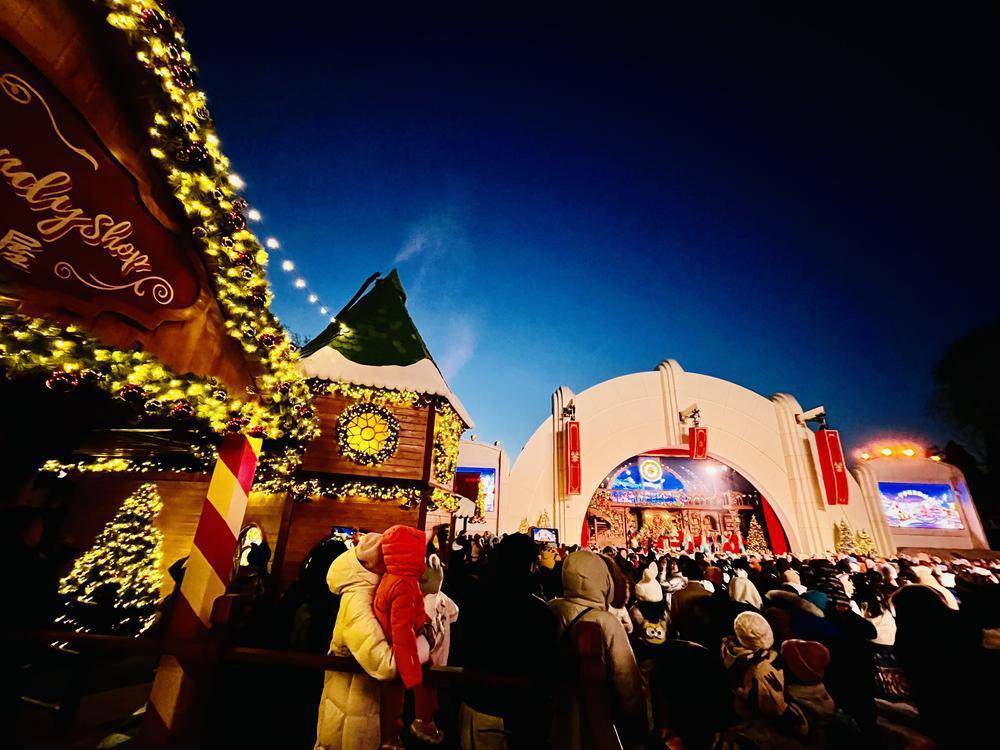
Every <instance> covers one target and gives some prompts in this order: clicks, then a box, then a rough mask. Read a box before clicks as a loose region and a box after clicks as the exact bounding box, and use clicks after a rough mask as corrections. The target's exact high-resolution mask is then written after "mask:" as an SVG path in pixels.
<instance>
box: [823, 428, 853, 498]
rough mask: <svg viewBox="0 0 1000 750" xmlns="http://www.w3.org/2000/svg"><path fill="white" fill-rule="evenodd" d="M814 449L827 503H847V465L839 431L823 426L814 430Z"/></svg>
mask: <svg viewBox="0 0 1000 750" xmlns="http://www.w3.org/2000/svg"><path fill="white" fill-rule="evenodd" d="M816 450H817V452H818V453H819V468H820V474H821V475H822V477H823V489H825V490H826V502H827V504H828V505H847V496H848V488H847V467H846V466H845V465H844V449H843V447H842V446H841V444H840V433H839V432H837V431H836V430H828V429H826V428H825V427H824V428H822V429H819V430H816Z"/></svg>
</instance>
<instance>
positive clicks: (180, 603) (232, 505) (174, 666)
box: [143, 434, 261, 748]
mask: <svg viewBox="0 0 1000 750" xmlns="http://www.w3.org/2000/svg"><path fill="white" fill-rule="evenodd" d="M260 444H261V441H260V439H259V438H252V437H247V436H246V435H241V434H230V435H227V436H226V437H225V439H224V440H223V442H222V445H221V446H220V448H219V459H218V461H216V463H215V471H213V472H212V480H211V482H209V485H208V493H207V496H206V498H205V503H204V505H202V508H201V517H200V518H199V519H198V528H197V530H196V531H195V534H194V544H193V545H192V547H191V555H190V557H188V561H187V565H186V567H185V572H184V580H183V582H182V583H181V590H180V594H179V596H178V597H177V601H176V604H175V605H174V612H173V615H172V617H171V620H170V623H169V626H168V630H167V638H168V639H169V640H174V641H178V640H185V641H194V642H197V641H205V640H207V636H208V630H209V627H210V624H211V616H212V607H213V605H214V604H215V600H216V599H218V598H219V597H220V596H222V595H223V594H224V593H226V586H227V585H228V584H229V575H230V571H231V570H232V564H233V555H234V554H235V553H236V540H237V537H238V536H239V533H240V527H241V526H242V525H243V516H244V514H245V513H246V509H247V497H248V496H249V494H250V486H251V485H252V484H253V475H254V471H255V470H256V468H257V457H258V455H260ZM194 671H195V670H194V669H193V668H186V667H185V664H184V659H183V658H178V657H176V656H173V655H170V654H165V655H164V656H163V657H162V658H161V659H160V665H159V667H158V668H157V670H156V679H155V681H154V682H153V688H152V690H151V691H150V693H149V705H148V706H147V707H146V717H145V722H144V725H143V746H144V747H149V748H157V747H168V746H169V745H170V744H171V741H172V740H177V739H180V738H179V737H178V736H177V734H178V731H179V725H180V723H181V721H182V720H183V718H184V715H185V713H186V712H187V711H189V710H190V709H191V700H192V694H193V692H194V688H195V687H196V685H195V682H196V681H195V679H194V678H193V673H194Z"/></svg>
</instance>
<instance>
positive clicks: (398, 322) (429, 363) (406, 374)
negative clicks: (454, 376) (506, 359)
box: [299, 269, 473, 427]
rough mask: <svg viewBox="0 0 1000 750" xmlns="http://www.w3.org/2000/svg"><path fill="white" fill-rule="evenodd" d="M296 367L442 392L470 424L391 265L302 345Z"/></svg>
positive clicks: (312, 373)
mask: <svg viewBox="0 0 1000 750" xmlns="http://www.w3.org/2000/svg"><path fill="white" fill-rule="evenodd" d="M364 288H365V287H362V290H364ZM299 368H300V369H301V371H302V373H303V374H304V375H305V376H306V377H308V378H319V379H321V380H329V381H343V382H345V383H354V384H355V385H364V386H369V387H372V388H392V389H395V390H403V391H415V392H417V393H426V394H431V395H437V396H443V397H444V398H446V399H447V400H448V401H449V402H450V403H451V405H452V406H453V407H455V411H457V412H458V415H459V416H460V417H461V418H462V420H463V421H464V422H465V424H466V425H467V426H469V427H472V426H473V422H472V418H471V417H470V416H469V413H468V412H467V411H466V410H465V407H464V406H462V403H461V401H459V400H458V397H457V396H456V395H455V394H454V393H453V392H452V391H451V389H450V388H449V387H448V384H447V383H446V382H445V380H444V376H443V375H442V374H441V370H440V369H438V366H437V364H436V363H435V362H434V358H433V357H431V353H430V351H429V350H428V349H427V345H426V344H425V343H424V340H423V338H421V336H420V332H419V331H418V330H417V327H416V325H414V323H413V319H412V318H411V317H410V313H409V311H408V310H407V309H406V291H405V290H404V289H403V284H402V282H401V281H400V280H399V274H397V273H396V271H395V269H393V271H392V272H390V273H389V275H388V276H386V277H385V278H384V279H378V280H376V281H375V285H374V286H373V287H372V288H371V289H370V290H368V292H367V293H365V294H364V295H363V296H362V293H361V292H358V294H357V295H355V299H353V300H351V302H350V303H348V305H347V307H346V308H344V310H342V311H341V312H339V313H338V314H337V316H336V320H334V322H332V323H330V325H328V326H327V327H326V329H325V330H324V331H323V332H322V333H321V334H320V335H319V336H317V337H316V338H314V339H313V340H312V341H310V342H309V343H308V344H306V345H305V346H304V347H302V349H301V350H300V351H299Z"/></svg>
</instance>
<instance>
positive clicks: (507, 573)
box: [19, 525, 1000, 750]
mask: <svg viewBox="0 0 1000 750" xmlns="http://www.w3.org/2000/svg"><path fill="white" fill-rule="evenodd" d="M24 529H25V530H26V531H25V534H24V535H22V536H23V537H24V538H25V539H27V540H28V542H30V541H31V540H32V539H34V537H33V536H31V535H30V534H29V532H31V531H32V530H33V529H34V527H33V526H30V525H26V526H24ZM437 532H439V533H434V534H432V535H431V536H430V539H429V541H428V538H427V536H425V534H424V532H422V531H418V530H417V529H412V528H408V527H394V528H392V529H390V530H388V531H386V532H385V533H384V534H374V533H372V534H364V535H356V536H355V537H354V538H347V539H345V538H337V537H333V536H331V537H329V538H327V539H324V540H323V541H322V542H320V543H319V544H318V545H317V546H316V547H315V548H314V549H313V551H312V552H311V553H310V554H309V555H308V556H307V557H306V558H305V560H304V561H303V563H302V566H301V570H300V576H299V578H298V580H297V581H295V582H294V583H293V584H292V585H291V586H290V587H289V588H287V589H286V590H285V591H284V592H283V593H282V594H281V595H280V597H278V598H276V599H275V598H274V597H273V596H270V595H269V594H268V591H267V587H268V578H269V576H268V570H269V559H270V551H269V548H268V547H267V544H266V541H264V542H262V544H260V545H259V546H257V545H255V546H253V547H252V548H250V549H248V550H247V554H246V556H245V558H246V559H245V562H246V564H245V565H241V566H240V568H239V570H238V572H237V575H236V577H235V579H234V581H233V584H232V587H231V588H232V590H233V591H234V592H238V593H241V594H244V595H245V598H246V599H247V600H248V601H249V602H251V603H253V602H255V601H256V603H257V606H256V607H254V606H251V607H249V608H248V610H247V611H246V613H245V614H243V615H241V616H240V619H238V620H237V621H236V623H235V628H234V632H235V636H236V638H237V639H239V640H242V641H243V642H244V643H246V644H250V645H259V646H264V647H267V648H277V649H284V650H287V649H293V650H302V651H312V652H316V653H328V652H329V653H332V654H335V655H339V656H350V657H353V658H354V659H355V660H356V661H357V662H358V664H359V665H360V668H361V671H358V672H341V671H331V672H327V673H326V674H325V676H323V677H322V681H319V680H314V678H315V677H316V676H317V675H318V673H316V672H301V671H298V672H297V671H295V670H294V669H289V670H287V674H282V675H278V674H276V672H275V673H270V674H269V676H268V678H267V682H268V684H272V685H278V684H280V685H281V686H282V689H281V691H279V693H275V694H272V695H271V697H270V698H269V699H268V705H270V706H272V707H273V706H274V705H276V704H278V703H280V704H281V706H283V708H282V712H283V718H284V720H285V721H284V723H283V724H282V726H281V727H280V728H279V729H280V737H281V740H282V742H284V743H285V746H287V747H296V746H302V745H304V744H306V743H308V744H313V743H314V742H315V747H316V748H318V749H320V750H326V749H328V748H329V749H332V748H357V749H358V750H362V749H365V748H371V749H372V750H374V749H375V748H387V749H390V748H395V747H401V746H402V744H403V742H404V741H408V740H409V738H414V739H415V740H417V741H419V742H422V743H424V744H425V745H426V744H431V745H433V744H440V743H442V742H444V744H445V746H448V747H462V748H477V749H479V750H483V749H492V748H512V749H516V748H530V747H563V748H583V747H594V746H600V745H599V743H597V742H596V738H595V737H594V734H593V723H592V721H591V719H592V718H593V717H592V716H589V715H588V714H587V710H586V709H585V708H584V702H583V700H582V698H581V696H582V692H581V690H580V685H579V684H574V683H578V681H579V669H578V667H579V659H578V655H577V653H576V651H575V648H576V643H577V641H576V638H575V635H576V634H577V633H578V632H579V629H580V625H581V624H582V623H590V624H592V626H594V628H596V632H599V633H600V639H599V640H600V651H601V654H600V655H601V657H602V661H603V665H604V670H605V672H604V678H605V679H603V680H600V682H601V683H602V685H601V689H602V690H603V691H605V695H606V699H607V700H606V703H607V705H608V706H609V708H610V715H609V717H608V718H609V723H613V726H614V737H615V738H616V741H620V743H621V745H622V746H623V747H626V748H639V747H646V748H663V747H669V748H673V749H675V750H676V749H677V748H690V749H691V750H695V749H696V748H715V747H719V748H723V747H724V748H790V749H792V748H794V749H799V748H802V749H806V748H821V747H845V746H848V745H850V746H852V747H853V748H860V747H864V746H872V745H874V744H876V743H878V744H885V736H886V732H885V730H884V727H883V726H882V725H881V724H880V722H879V715H880V710H879V709H880V708H884V707H885V705H886V704H880V702H879V701H887V702H890V703H891V702H895V703H897V704H902V705H912V706H914V707H915V708H916V712H917V714H918V722H919V723H918V724H917V726H918V727H919V731H920V732H921V733H922V734H923V735H925V736H926V737H928V738H931V740H933V741H934V742H935V743H936V744H937V745H938V746H940V747H950V746H969V747H978V746H985V745H989V744H991V743H990V740H989V736H990V735H989V730H988V727H989V726H990V724H991V722H990V721H989V715H990V714H989V709H990V708H991V706H992V704H993V703H994V702H995V695H996V679H995V678H994V677H993V675H997V674H1000V585H998V583H1000V561H997V560H981V559H973V560H970V559H965V558H962V557H958V556H955V555H947V556H946V559H945V558H943V557H937V556H933V555H928V554H924V553H921V554H919V555H913V556H909V555H896V556H892V557H889V558H884V557H865V556H849V555H839V554H838V555H835V554H831V555H827V556H813V557H810V558H800V557H796V556H793V555H780V556H774V555H760V554H747V553H731V552H719V553H717V554H712V553H703V552H696V553H693V554H688V553H677V552H668V553H666V554H664V553H662V552H660V551H657V550H642V551H640V550H629V549H622V548H612V547H606V548H603V549H600V550H598V549H581V548H579V547H575V546H568V547H567V546H558V545H555V544H541V543H536V542H535V541H533V540H532V539H531V538H530V537H529V536H527V535H525V534H506V535H502V536H500V537H497V536H493V535H490V534H483V535H474V536H473V535H466V534H459V535H458V537H457V538H455V539H454V540H449V539H448V536H447V529H446V528H443V529H438V530H437ZM19 539H20V537H19ZM28 542H24V543H23V545H27V544H28ZM23 545H22V546H23ZM25 549H28V547H27V546H26V547H25ZM26 567H30V566H26ZM171 575H173V576H174V578H175V580H176V581H179V580H180V578H181V577H182V575H183V565H182V561H179V562H178V564H176V565H175V566H173V567H172V568H171ZM25 593H26V594H27V593H28V592H25ZM172 600H173V597H168V598H167V600H166V601H165V602H164V610H165V612H164V616H163V621H164V622H166V621H167V620H168V619H169V609H170V607H171V604H172ZM594 628H591V630H592V631H593V630H594ZM435 665H436V666H445V665H447V666H457V667H463V668H464V669H465V671H466V672H467V673H472V674H478V675H485V679H481V680H476V679H469V680H459V681H457V682H451V683H448V682H446V683H443V686H442V688H441V695H440V696H439V695H437V693H436V691H435V690H434V688H433V682H434V681H433V680H432V681H430V683H431V684H426V683H427V680H426V679H425V678H426V675H427V671H426V668H427V667H428V666H435ZM261 679H262V678H261V675H260V674H258V673H257V672H256V671H254V669H253V668H252V667H250V666H247V665H233V667H232V668H231V670H230V671H229V672H228V673H225V674H223V675H222V676H221V677H220V680H219V683H218V685H219V690H218V691H217V692H219V693H220V694H226V695H229V696H231V698H232V700H235V701H237V702H240V703H241V705H242V701H244V700H245V695H246V686H247V685H254V684H256V685H260V684H261ZM404 691H405V692H404ZM320 694H321V698H320V700H319V702H318V717H317V709H316V707H317V700H316V698H317V696H318V695H320ZM404 717H405V721H404ZM225 731H226V737H225V739H226V740H227V741H231V740H232V739H233V731H234V730H233V728H232V726H231V725H228V726H227V728H226V730H225ZM246 731H247V737H246V738H245V739H246V740H247V741H248V742H249V743H250V744H252V740H254V739H257V740H259V739H260V736H261V730H260V727H257V728H256V729H255V728H254V727H253V725H249V724H248V725H247V726H246ZM276 731H278V730H276ZM296 732H299V733H304V734H303V736H300V737H299V738H298V739H295V738H293V735H295V734H296ZM254 735H257V736H254ZM210 739H211V738H210ZM970 739H971V740H972V741H971V742H970ZM300 740H301V741H300ZM248 746H249V745H248ZM890 746H891V745H890Z"/></svg>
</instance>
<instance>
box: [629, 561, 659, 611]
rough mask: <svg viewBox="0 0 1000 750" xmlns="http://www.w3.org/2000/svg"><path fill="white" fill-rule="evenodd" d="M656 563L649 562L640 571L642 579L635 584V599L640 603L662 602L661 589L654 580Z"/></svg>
mask: <svg viewBox="0 0 1000 750" xmlns="http://www.w3.org/2000/svg"><path fill="white" fill-rule="evenodd" d="M657 572H658V571H657V568H656V563H655V562H651V563H650V564H649V565H647V566H646V567H645V568H644V569H643V571H642V578H641V579H640V580H639V582H638V583H637V584H635V598H636V599H638V600H639V601H640V602H657V603H659V602H662V601H663V587H662V586H660V582H659V581H657V580H656V574H657Z"/></svg>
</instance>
